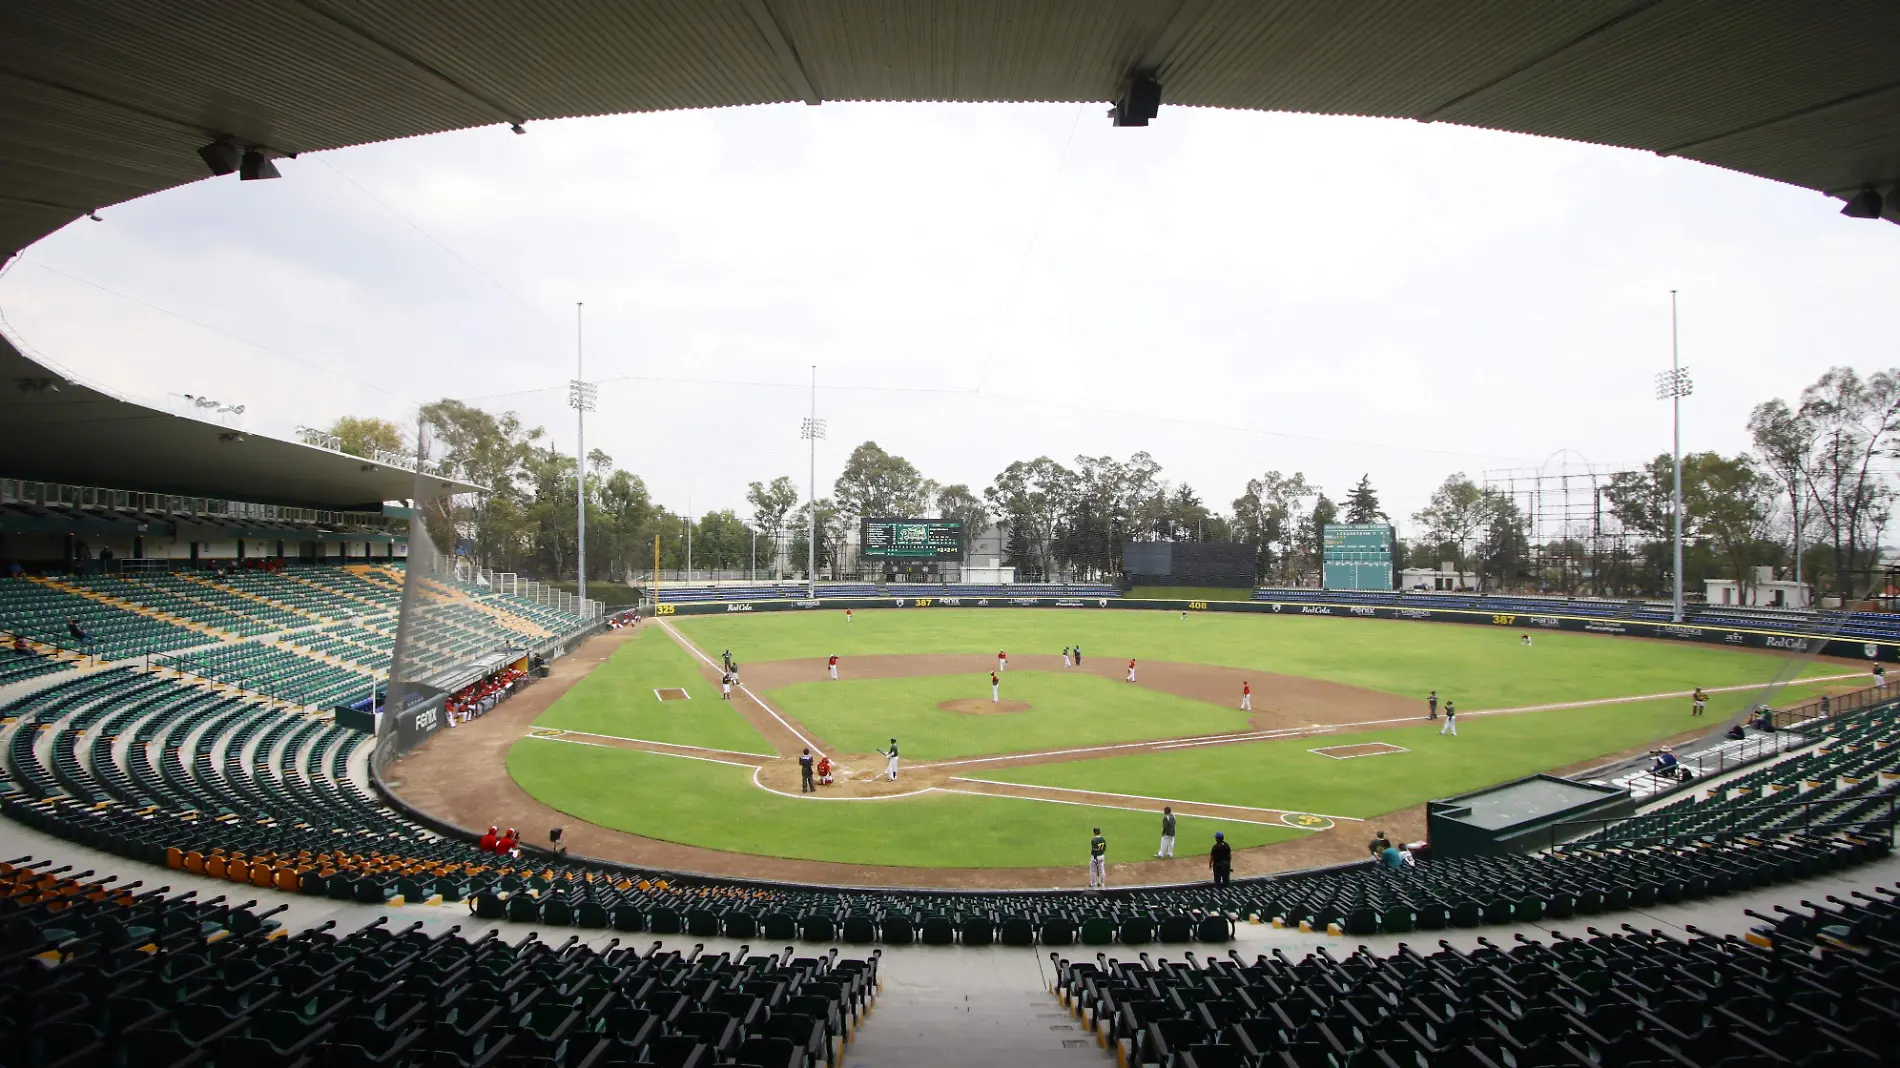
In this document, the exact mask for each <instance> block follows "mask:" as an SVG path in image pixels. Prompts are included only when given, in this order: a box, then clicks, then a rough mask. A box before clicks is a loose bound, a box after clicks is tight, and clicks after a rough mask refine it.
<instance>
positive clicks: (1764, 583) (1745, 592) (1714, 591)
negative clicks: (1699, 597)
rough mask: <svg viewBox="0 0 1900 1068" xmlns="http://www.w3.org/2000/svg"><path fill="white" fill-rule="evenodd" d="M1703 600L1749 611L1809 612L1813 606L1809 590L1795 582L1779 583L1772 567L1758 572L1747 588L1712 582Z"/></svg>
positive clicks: (1730, 582) (1731, 582) (1728, 581)
mask: <svg viewBox="0 0 1900 1068" xmlns="http://www.w3.org/2000/svg"><path fill="white" fill-rule="evenodd" d="M1703 586H1704V589H1705V593H1704V596H1706V597H1707V598H1708V601H1709V603H1710V604H1712V605H1715V604H1732V605H1746V606H1748V607H1750V608H1806V607H1808V605H1809V604H1810V601H1809V591H1808V586H1807V584H1806V583H1804V582H1796V581H1794V580H1793V579H1778V578H1776V577H1775V569H1774V568H1772V567H1758V568H1756V569H1755V579H1754V581H1753V582H1750V583H1749V584H1748V585H1747V586H1743V585H1742V584H1741V583H1739V582H1737V581H1735V580H1734V579H1709V580H1708V581H1706V582H1705V583H1704V584H1703Z"/></svg>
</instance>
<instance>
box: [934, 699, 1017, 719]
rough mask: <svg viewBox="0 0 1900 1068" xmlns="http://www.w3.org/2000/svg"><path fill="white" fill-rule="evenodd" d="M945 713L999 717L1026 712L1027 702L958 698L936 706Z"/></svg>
mask: <svg viewBox="0 0 1900 1068" xmlns="http://www.w3.org/2000/svg"><path fill="white" fill-rule="evenodd" d="M937 707H938V708H941V709H943V710H944V711H945V712H961V713H963V714H964V715H966V716H1000V715H1003V714H1004V713H1006V712H1027V711H1029V702H1027V701H985V700H984V699H983V698H981V697H959V698H957V699H956V700H954V701H942V702H939V703H938V705H937Z"/></svg>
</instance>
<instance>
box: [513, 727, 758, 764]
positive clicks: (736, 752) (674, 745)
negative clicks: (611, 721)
mask: <svg viewBox="0 0 1900 1068" xmlns="http://www.w3.org/2000/svg"><path fill="white" fill-rule="evenodd" d="M538 729H540V730H551V731H559V732H560V733H561V734H578V735H580V736H582V737H584V738H613V739H615V740H618V741H622V742H638V743H640V744H641V745H658V746H664V747H666V748H668V749H691V750H693V751H694V752H697V753H725V754H727V755H728V756H743V757H758V758H759V759H760V760H772V759H774V755H773V754H771V753H748V752H746V751H744V750H742V749H718V748H715V747H713V746H710V745H681V744H680V743H679V742H656V741H654V740H653V739H651V738H629V737H627V736H626V735H624V734H600V733H598V732H595V731H577V730H572V729H569V728H567V727H542V728H538ZM540 737H543V738H546V737H548V735H545V734H544V735H541V736H540ZM622 748H624V747H622Z"/></svg>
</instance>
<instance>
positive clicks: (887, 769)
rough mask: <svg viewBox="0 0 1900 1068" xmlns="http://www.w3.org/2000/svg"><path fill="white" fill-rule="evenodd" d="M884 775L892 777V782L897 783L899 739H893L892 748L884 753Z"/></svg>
mask: <svg viewBox="0 0 1900 1068" xmlns="http://www.w3.org/2000/svg"><path fill="white" fill-rule="evenodd" d="M884 774H886V775H888V776H890V779H891V781H892V782H896V781H897V739H895V738H892V739H891V747H890V748H889V749H887V750H885V752H884Z"/></svg>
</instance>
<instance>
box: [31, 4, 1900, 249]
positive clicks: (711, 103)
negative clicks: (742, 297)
mask: <svg viewBox="0 0 1900 1068" xmlns="http://www.w3.org/2000/svg"><path fill="white" fill-rule="evenodd" d="M0 41H4V42H5V47H4V52H3V54H0V256H4V255H5V254H6V253H9V252H12V251H14V250H18V249H21V248H24V247H25V246H27V245H28V244H30V243H31V242H33V241H35V240H37V239H38V238H40V237H41V236H44V235H45V234H47V233H50V232H51V231H53V230H55V229H57V228H59V227H61V226H63V225H65V224H66V223H68V222H70V221H72V220H73V219H75V218H77V217H79V216H81V215H83V214H85V213H86V212H88V211H91V210H93V209H96V208H101V207H105V206H107V205H111V204H115V203H119V202H121V201H125V200H129V199H132V198H134V197H139V196H144V195H146V194H148V193H152V192H156V191H158V190H161V189H166V188H169V187H171V186H175V185H179V184H182V183H185V182H191V181H196V180H198V179H201V178H204V177H206V176H207V174H208V173H209V172H208V170H207V163H206V162H205V161H204V160H201V159H200V157H199V154H198V153H199V150H200V149H201V148H202V147H203V146H205V145H207V144H210V143H212V142H213V141H215V140H218V139H224V140H226V141H228V142H229V143H230V144H231V145H232V146H234V147H235V148H236V149H238V151H239V152H242V151H244V150H249V149H255V150H257V151H259V152H260V153H261V154H262V155H261V156H260V157H258V158H260V159H262V158H268V157H269V156H275V155H292V154H296V153H300V152H309V151H315V150H318V149H328V148H337V147H341V146H345V145H356V144H363V143H367V142H372V141H383V140H388V139H391V138H399V137H412V136H415V135H418V134H426V133H432V132H437V131H442V130H452V129H458V128H463V127H471V126H480V125H484V124H491V123H526V122H528V121H531V120H535V119H544V118H554V117H561V116H577V115H599V114H608V113H614V112H632V111H657V110H663V109H673V108H699V107H721V106H730V105H736V104H757V103H764V102H771V101H799V100H803V101H805V102H806V103H810V104H816V103H819V102H821V101H823V100H965V101H1031V100H1044V101H1078V100H1079V101H1112V100H1117V99H1120V98H1121V97H1122V96H1123V94H1124V93H1125V92H1126V87H1127V86H1129V85H1130V84H1131V83H1133V82H1134V81H1135V80H1136V79H1142V80H1152V81H1155V82H1159V84H1160V86H1161V100H1162V102H1163V103H1167V104H1183V105H1191V106H1205V107H1224V108H1255V109H1263V110H1276V111H1301V112H1319V113H1326V114H1340V115H1378V116H1389V117H1401V118H1411V119H1419V120H1423V121H1427V122H1450V123H1459V124H1463V125H1469V126H1480V127H1489V128H1493V129H1499V130H1512V131H1519V132H1523V133H1530V134H1541V135H1546V136H1551V137H1560V138H1567V139H1571V140H1576V141H1589V142H1597V143H1601V144H1608V145H1624V146H1629V147H1633V148H1640V149H1648V150H1651V151H1654V152H1658V153H1662V154H1665V155H1676V156H1683V157H1687V158H1690V159H1696V160H1701V161H1703V162H1705V163H1710V164H1713V165H1715V166H1718V167H1726V168H1729V169H1732V170H1737V171H1742V172H1746V173H1748V174H1754V175H1759V176H1761V177H1764V178H1770V179H1774V180H1776V181H1781V182H1788V183H1791V184H1793V185H1798V186H1804V187H1806V188H1809V189H1814V190H1819V191H1822V192H1825V193H1827V194H1830V195H1832V196H1837V197H1849V196H1853V195H1855V194H1857V193H1859V192H1861V191H1863V190H1867V189H1875V190H1878V191H1880V192H1882V193H1887V192H1888V191H1889V190H1891V188H1892V187H1893V186H1894V184H1895V183H1896V182H1900V4H1897V3H1895V2H1893V0H1828V2H1826V3H1790V2H1787V0H1567V2H1565V3H1560V4H1559V3H1525V2H1522V0H1436V2H1431V3H1420V2H1417V0H956V2H950V0H923V2H919V0H535V2H533V3H499V2H497V3H480V2H474V3H472V2H469V0H59V2H57V3H42V2H36V0H0ZM1160 121H1164V122H1165V121H1166V116H1165V115H1163V116H1162V117H1161V119H1160ZM226 151H227V152H228V151H229V150H228V149H227V150H226ZM231 165H235V164H234V163H233V164H231ZM1897 200H1900V197H1896V196H1892V195H1888V196H1886V209H1885V210H1886V216H1887V217H1888V218H1890V219H1896V220H1900V204H1896V203H1895V201H1897ZM1341 210H1345V211H1356V210H1364V206H1362V205H1341Z"/></svg>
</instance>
